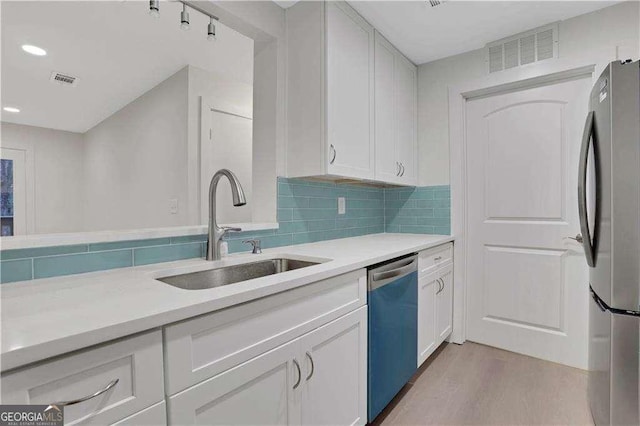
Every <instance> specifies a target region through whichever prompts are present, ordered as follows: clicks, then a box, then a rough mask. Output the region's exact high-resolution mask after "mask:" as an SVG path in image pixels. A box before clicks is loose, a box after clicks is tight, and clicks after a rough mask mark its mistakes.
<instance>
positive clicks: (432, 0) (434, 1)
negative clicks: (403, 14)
mask: <svg viewBox="0 0 640 426" xmlns="http://www.w3.org/2000/svg"><path fill="white" fill-rule="evenodd" d="M445 1H447V0H427V3H428V4H429V5H430V6H431V7H436V6H440V5H441V4H442V3H444V2H445Z"/></svg>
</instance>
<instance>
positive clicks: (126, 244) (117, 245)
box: [89, 238, 171, 251]
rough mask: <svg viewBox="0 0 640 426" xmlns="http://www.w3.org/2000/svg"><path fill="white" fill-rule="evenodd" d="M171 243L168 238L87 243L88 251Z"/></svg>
mask: <svg viewBox="0 0 640 426" xmlns="http://www.w3.org/2000/svg"><path fill="white" fill-rule="evenodd" d="M170 243H171V239H170V238H152V239H146V240H129V241H114V242H109V243H96V244H89V251H105V250H118V249H127V248H136V247H146V246H162V245H167V244H170Z"/></svg>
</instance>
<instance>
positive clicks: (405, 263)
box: [369, 257, 418, 290]
mask: <svg viewBox="0 0 640 426" xmlns="http://www.w3.org/2000/svg"><path fill="white" fill-rule="evenodd" d="M385 266H386V268H392V269H388V270H382V271H380V272H376V271H375V270H373V271H371V272H370V275H369V287H370V290H373V289H376V288H378V287H382V286H383V285H385V284H387V283H389V282H390V281H393V278H402V277H403V276H405V275H408V274H410V273H412V272H415V271H417V270H418V259H417V258H416V257H411V258H409V259H403V260H401V261H398V262H394V263H391V264H389V265H385ZM380 269H384V267H383V268H380Z"/></svg>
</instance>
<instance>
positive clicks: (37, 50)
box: [22, 44, 47, 56]
mask: <svg viewBox="0 0 640 426" xmlns="http://www.w3.org/2000/svg"><path fill="white" fill-rule="evenodd" d="M22 50H24V51H25V52H27V53H31V54H32V55H35V56H45V55H46V54H47V51H46V50H44V49H43V48H41V47H38V46H33V45H31V44H23V45H22Z"/></svg>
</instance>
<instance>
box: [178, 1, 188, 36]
mask: <svg viewBox="0 0 640 426" xmlns="http://www.w3.org/2000/svg"><path fill="white" fill-rule="evenodd" d="M180 28H182V29H183V30H185V31H187V30H188V29H189V28H190V26H189V12H187V5H186V4H184V3H183V4H182V12H180Z"/></svg>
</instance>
